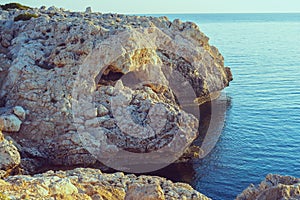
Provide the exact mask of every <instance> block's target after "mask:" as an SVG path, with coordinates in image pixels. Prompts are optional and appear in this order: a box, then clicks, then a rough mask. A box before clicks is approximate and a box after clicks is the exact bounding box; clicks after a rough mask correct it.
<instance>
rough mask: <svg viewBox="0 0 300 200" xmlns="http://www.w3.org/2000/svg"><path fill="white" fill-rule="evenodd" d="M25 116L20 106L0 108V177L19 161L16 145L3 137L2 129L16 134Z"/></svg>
mask: <svg viewBox="0 0 300 200" xmlns="http://www.w3.org/2000/svg"><path fill="white" fill-rule="evenodd" d="M25 118H26V112H25V110H24V109H23V108H22V107H20V106H15V107H12V108H0V178H2V177H4V176H7V175H9V174H10V173H11V171H12V170H14V169H15V168H16V167H18V166H19V165H20V162H21V156H20V153H19V151H18V149H17V147H16V146H15V145H14V144H13V141H12V140H9V139H8V138H5V137H4V135H3V133H2V131H5V132H9V133H11V134H16V132H18V131H19V130H20V127H21V124H22V121H21V120H25Z"/></svg>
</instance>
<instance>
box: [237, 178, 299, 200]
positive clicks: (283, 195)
mask: <svg viewBox="0 0 300 200" xmlns="http://www.w3.org/2000/svg"><path fill="white" fill-rule="evenodd" d="M236 199H237V200H265V199H285V200H293V199H300V179H299V178H295V177H292V176H281V175H276V174H269V175H267V176H266V178H265V180H263V181H262V182H261V183H260V184H259V185H258V186H255V185H253V184H251V185H250V186H249V187H248V188H246V189H245V190H244V191H243V192H242V193H241V194H240V195H238V196H237V198H236Z"/></svg>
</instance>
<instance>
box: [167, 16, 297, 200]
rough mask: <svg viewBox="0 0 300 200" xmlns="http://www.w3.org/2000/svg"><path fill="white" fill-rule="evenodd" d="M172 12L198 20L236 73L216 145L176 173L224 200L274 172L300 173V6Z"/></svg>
mask: <svg viewBox="0 0 300 200" xmlns="http://www.w3.org/2000/svg"><path fill="white" fill-rule="evenodd" d="M167 16H168V17H169V18H170V19H175V18H180V19H182V20H183V21H186V20H188V21H193V22H196V23H197V24H198V25H199V26H200V29H201V30H202V31H203V32H204V33H205V34H206V35H208V36H209V37H210V38H211V39H210V44H212V45H215V46H216V47H218V49H219V50H220V52H221V53H222V54H223V56H224V57H225V64H226V65H227V66H230V67H231V69H232V73H233V75H234V81H233V82H232V83H231V84H230V87H229V88H227V89H226V90H225V92H226V95H227V97H228V99H230V106H229V108H228V111H227V113H226V122H225V127H224V129H223V133H222V135H221V137H220V139H219V141H218V143H217V146H216V147H215V148H214V150H213V151H212V152H211V153H210V154H209V155H208V156H207V157H206V158H204V159H202V160H194V161H193V163H192V165H190V164H185V165H182V166H176V167H175V168H176V169H174V173H176V177H177V179H179V180H181V181H185V182H188V183H190V184H192V185H193V186H194V187H195V188H196V189H197V190H198V191H200V192H202V193H203V194H206V195H207V196H209V197H211V198H213V199H220V200H226V199H234V198H235V197H236V195H237V194H239V193H241V192H242V191H243V189H245V188H246V187H248V186H249V184H250V183H255V184H258V183H259V182H260V181H261V180H262V179H263V178H264V177H265V176H266V175H267V174H268V173H276V174H277V173H278V174H282V175H292V176H296V177H300V14H200V15H198V14H189V15H167ZM173 178H174V177H173ZM175 179H176V178H175Z"/></svg>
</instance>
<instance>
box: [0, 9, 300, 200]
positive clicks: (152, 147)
mask: <svg viewBox="0 0 300 200" xmlns="http://www.w3.org/2000/svg"><path fill="white" fill-rule="evenodd" d="M0 32H1V35H0V199H145V200H146V199H209V198H208V197H206V196H204V195H202V194H200V193H199V192H197V191H196V190H194V189H193V188H192V187H190V186H189V185H187V184H184V183H173V182H171V181H169V180H166V179H165V178H160V177H155V176H136V175H132V172H134V173H136V172H149V171H153V170H154V169H159V168H162V167H164V166H167V165H168V164H170V163H173V162H182V161H185V160H187V159H190V158H192V157H201V154H202V155H205V154H207V153H208V152H205V149H201V147H197V146H192V143H193V141H194V140H195V139H196V138H197V137H198V136H199V135H198V134H199V133H198V125H199V121H198V118H199V113H198V112H199V104H203V103H205V102H210V101H211V100H213V99H215V98H217V97H218V96H219V94H220V91H222V90H223V89H224V88H225V87H227V86H228V85H229V82H230V81H231V80H232V74H231V72H230V68H228V67H225V66H224V58H223V56H222V55H221V54H220V53H219V51H218V49H217V48H216V47H213V46H211V45H209V43H208V40H209V38H208V37H207V36H205V35H204V34H203V33H202V32H201V31H200V30H199V27H198V26H197V25H196V24H194V23H192V22H181V21H180V20H174V21H173V22H171V21H169V20H168V18H166V17H159V18H156V17H144V16H128V15H121V14H102V13H93V12H92V11H91V9H90V8H88V9H86V11H85V12H72V11H68V10H64V9H58V8H56V7H50V8H46V7H41V8H29V7H26V6H22V5H19V4H8V5H3V6H1V8H0ZM129 119H130V120H129ZM153 130H154V131H153ZM207 149H210V148H209V147H208V148H207ZM78 167H83V168H78ZM88 167H90V168H88ZM147 167H148V168H147ZM92 168H98V169H92ZM109 168H114V169H117V170H119V171H125V172H131V173H129V174H128V175H124V174H123V173H122V172H118V173H114V174H105V173H103V172H105V171H108V169H109ZM42 169H47V172H45V173H40V172H41V171H43V170H42ZM51 169H52V170H55V169H58V170H57V171H52V170H51ZM59 169H73V170H65V171H61V170H59ZM100 169H101V171H100ZM275 178H276V177H275ZM280 180H281V179H280ZM279 183H280V184H281V181H278V184H279ZM293 183H294V182H293ZM287 184H288V183H287ZM273 186H274V187H275V186H276V184H275V185H273ZM273 186H272V187H273ZM268 187H271V186H270V185H268ZM266 188H267V187H264V188H263V186H260V187H259V188H255V189H253V188H252V189H251V188H250V189H247V190H245V191H244V194H242V195H240V196H239V197H238V199H251V198H252V199H255V198H256V197H258V196H259V194H260V193H261V192H265V191H264V190H263V189H266ZM279 188H280V189H281V188H282V187H281V186H280V187H279ZM280 189H279V190H280ZM295 195H296V193H295ZM295 195H294V196H295ZM208 196H209V195H208Z"/></svg>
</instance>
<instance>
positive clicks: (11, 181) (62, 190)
mask: <svg viewBox="0 0 300 200" xmlns="http://www.w3.org/2000/svg"><path fill="white" fill-rule="evenodd" d="M0 191H1V192H2V193H0V198H1V197H2V198H3V197H6V198H9V199H80V200H83V199H87V200H90V199H93V200H94V199H95V200H96V199H99V200H102V199H103V200H104V199H109V200H120V199H125V200H136V199H139V200H165V199H166V200H167V199H170V200H177V199H194V200H209V199H210V198H208V197H206V196H204V195H202V194H200V193H199V192H197V191H195V190H194V189H193V188H192V187H191V186H189V185H187V184H185V183H173V182H171V181H169V180H166V179H165V178H160V177H150V176H135V175H132V174H128V175H124V174H123V173H121V172H119V173H114V174H103V173H102V172H101V171H100V170H97V169H89V168H77V169H74V170H69V171H57V172H53V171H48V172H46V173H43V174H36V175H34V176H28V175H27V176H26V175H19V176H10V177H8V178H6V179H4V180H1V179H0ZM1 195H2V196H1Z"/></svg>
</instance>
